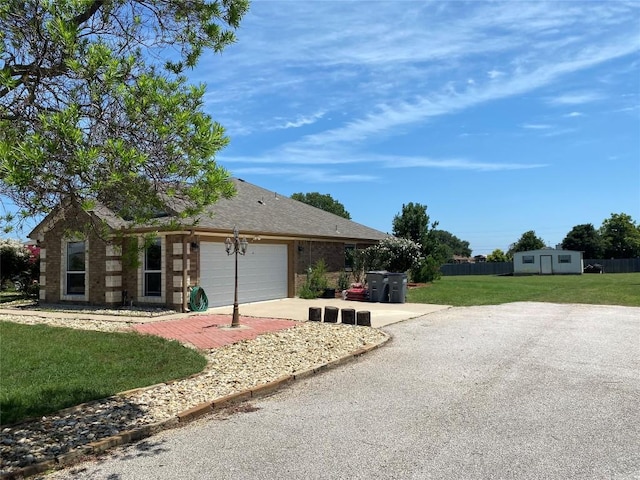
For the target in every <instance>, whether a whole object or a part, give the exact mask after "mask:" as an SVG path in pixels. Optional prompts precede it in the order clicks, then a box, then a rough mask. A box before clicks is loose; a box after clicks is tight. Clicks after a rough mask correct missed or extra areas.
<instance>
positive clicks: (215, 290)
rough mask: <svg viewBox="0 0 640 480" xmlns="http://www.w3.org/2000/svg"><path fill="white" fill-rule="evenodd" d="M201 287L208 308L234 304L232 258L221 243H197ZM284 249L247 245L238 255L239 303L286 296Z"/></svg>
mask: <svg viewBox="0 0 640 480" xmlns="http://www.w3.org/2000/svg"><path fill="white" fill-rule="evenodd" d="M200 261H201V263H200V286H201V287H202V288H204V291H205V293H206V294H207V297H208V299H209V306H210V307H220V306H223V305H232V304H233V288H234V281H235V258H234V255H227V252H226V251H225V248H224V243H213V242H202V243H201V244H200ZM287 270H288V268H287V246H286V245H275V244H262V243H255V244H249V247H248V248H247V253H246V255H238V302H239V303H247V302H257V301H261V300H273V299H277V298H286V297H287Z"/></svg>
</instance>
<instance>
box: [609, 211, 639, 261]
mask: <svg viewBox="0 0 640 480" xmlns="http://www.w3.org/2000/svg"><path fill="white" fill-rule="evenodd" d="M600 235H601V236H602V242H603V245H604V256H605V258H635V257H640V226H639V225H636V222H635V221H634V220H633V219H632V218H631V216H630V215H627V214H626V213H612V214H611V216H610V217H609V218H607V219H606V220H605V221H604V222H602V227H600Z"/></svg>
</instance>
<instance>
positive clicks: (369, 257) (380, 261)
mask: <svg viewBox="0 0 640 480" xmlns="http://www.w3.org/2000/svg"><path fill="white" fill-rule="evenodd" d="M421 250H422V247H421V246H420V244H419V243H416V242H414V241H413V240H409V239H406V238H397V237H387V238H385V239H384V240H381V241H380V243H378V244H377V245H372V246H371V247H368V248H366V249H365V250H364V251H363V254H364V257H365V268H366V269H367V270H388V271H390V272H406V271H408V270H411V269H415V268H418V267H419V265H420V260H421V257H420V255H421Z"/></svg>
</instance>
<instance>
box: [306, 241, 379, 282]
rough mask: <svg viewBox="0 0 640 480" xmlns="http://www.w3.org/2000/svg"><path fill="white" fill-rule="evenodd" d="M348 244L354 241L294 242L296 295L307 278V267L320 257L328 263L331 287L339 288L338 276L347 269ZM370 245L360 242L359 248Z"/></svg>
mask: <svg viewBox="0 0 640 480" xmlns="http://www.w3.org/2000/svg"><path fill="white" fill-rule="evenodd" d="M346 245H354V243H352V242H350V243H346V244H345V243H342V242H312V241H296V242H295V243H294V272H295V280H294V281H295V293H296V295H297V294H298V292H299V290H300V288H301V287H302V286H303V285H304V283H305V281H306V279H307V269H308V268H309V267H310V266H313V265H314V264H315V263H316V262H317V261H318V260H320V259H324V261H325V263H326V265H327V277H328V280H329V287H330V288H334V287H335V288H337V286H338V277H339V276H340V274H341V273H342V272H344V269H345V246H346ZM368 246H369V245H368V244H366V245H364V244H358V245H357V248H358V249H361V248H366V247H368ZM349 281H350V282H352V281H353V278H352V277H350V280H349Z"/></svg>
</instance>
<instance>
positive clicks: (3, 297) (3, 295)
mask: <svg viewBox="0 0 640 480" xmlns="http://www.w3.org/2000/svg"><path fill="white" fill-rule="evenodd" d="M26 298H27V297H26V295H25V294H24V293H22V292H16V291H14V290H10V291H3V292H0V304H2V303H9V302H14V301H16V300H24V299H26Z"/></svg>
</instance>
